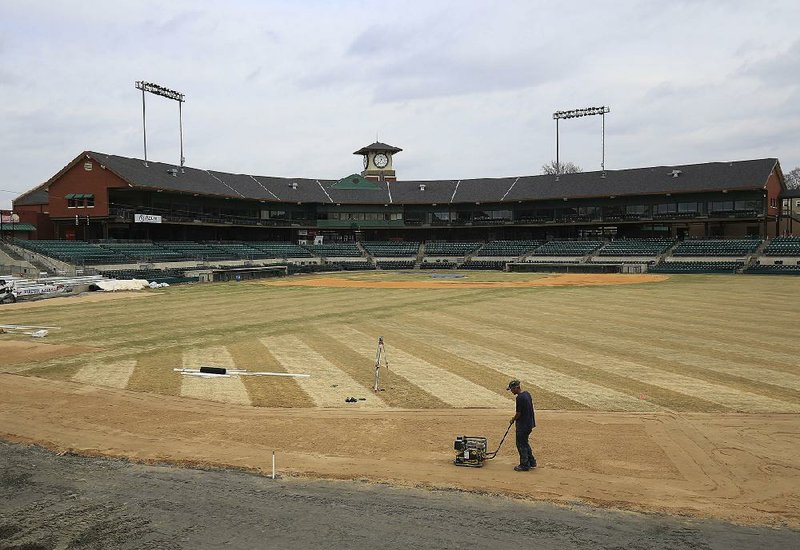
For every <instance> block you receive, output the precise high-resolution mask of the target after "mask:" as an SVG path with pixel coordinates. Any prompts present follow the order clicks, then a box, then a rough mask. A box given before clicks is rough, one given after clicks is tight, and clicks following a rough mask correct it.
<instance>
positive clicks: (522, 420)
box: [506, 380, 536, 472]
mask: <svg viewBox="0 0 800 550" xmlns="http://www.w3.org/2000/svg"><path fill="white" fill-rule="evenodd" d="M506 389H507V390H508V391H510V392H511V393H513V394H514V395H516V396H517V412H516V414H514V416H513V417H512V418H511V422H509V426H510V425H511V424H513V423H514V422H516V423H517V427H516V429H517V451H519V464H518V465H517V466H514V470H515V471H517V472H527V471H528V470H530V469H531V468H536V457H535V456H533V450H532V449H531V444H530V442H529V441H528V438H529V437H530V435H531V431H532V430H533V428H535V427H536V411H534V409H533V398H532V397H531V394H530V393H528V392H527V391H522V388H520V385H519V380H512V381H511V382H509V383H508V387H507V388H506Z"/></svg>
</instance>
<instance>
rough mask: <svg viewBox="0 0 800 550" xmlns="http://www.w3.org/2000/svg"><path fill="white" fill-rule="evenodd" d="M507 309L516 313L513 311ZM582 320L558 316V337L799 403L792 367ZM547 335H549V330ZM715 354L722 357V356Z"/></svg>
mask: <svg viewBox="0 0 800 550" xmlns="http://www.w3.org/2000/svg"><path fill="white" fill-rule="evenodd" d="M509 310H510V311H512V312H514V311H516V310H515V309H514V308H510V309H509ZM459 315H466V316H468V317H470V318H472V319H474V320H477V318H476V317H475V316H474V315H472V314H468V313H466V312H463V313H459ZM552 317H558V315H555V314H554V315H553V316H552ZM585 321H586V319H580V320H578V319H576V318H569V317H562V318H561V319H560V320H559V322H558V326H560V327H562V328H563V330H562V331H559V333H558V334H559V336H562V335H563V334H581V337H580V338H581V341H584V342H591V343H592V345H593V346H594V347H595V348H596V349H597V350H598V351H599V350H602V351H603V352H605V353H611V354H613V355H614V356H615V357H620V358H625V359H631V360H633V361H634V362H645V363H647V364H648V365H654V366H658V367H659V368H662V369H663V368H666V369H667V370H669V371H671V372H675V373H677V374H689V375H691V376H699V377H702V378H705V379H707V380H709V381H716V382H723V383H725V384H727V385H735V386H737V387H739V389H746V390H749V391H754V392H755V393H761V394H762V395H767V396H773V395H772V394H773V393H774V392H775V391H776V390H778V391H780V389H788V390H790V391H789V392H788V393H786V394H785V396H786V397H789V398H790V399H792V400H795V399H796V400H798V401H800V376H797V375H795V374H793V373H794V372H797V371H798V370H800V369H799V368H798V367H796V366H794V367H789V366H785V367H783V368H784V370H773V369H772V368H771V367H774V366H776V365H775V364H774V363H772V362H770V361H766V360H764V359H763V358H762V359H754V360H753V361H751V362H746V361H745V360H744V359H741V358H739V360H738V361H734V360H731V359H730V358H725V356H724V355H723V354H717V353H715V352H707V353H697V352H694V351H690V349H692V348H690V347H689V346H684V345H681V342H676V343H675V344H674V345H672V346H669V347H667V346H663V345H659V344H658V343H657V342H658V340H657V338H658V335H657V334H653V333H650V332H648V331H638V330H636V329H637V327H636V325H635V324H633V323H628V322H626V321H625V320H622V319H620V317H619V316H615V318H614V324H615V325H616V326H618V325H620V324H624V325H626V326H628V325H629V326H630V327H631V330H630V331H627V332H626V334H634V333H635V334H637V336H638V337H639V338H626V337H621V336H618V335H617V334H618V330H617V329H616V328H612V327H610V326H608V325H602V324H600V323H597V324H584V322H585ZM498 326H503V327H504V328H507V329H509V330H514V331H516V329H517V327H516V326H515V325H511V324H509V323H503V322H501V323H499V324H498ZM549 332H550V334H553V331H549ZM631 350H637V351H635V352H634V351H631ZM758 351H760V350H754V353H755V354H756V357H757V356H758V355H757V352H758ZM718 355H723V357H719V356H718ZM753 365H764V366H753ZM768 366H769V368H768ZM779 368H780V367H779ZM789 371H791V372H789Z"/></svg>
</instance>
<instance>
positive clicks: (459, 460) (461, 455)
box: [453, 423, 513, 468]
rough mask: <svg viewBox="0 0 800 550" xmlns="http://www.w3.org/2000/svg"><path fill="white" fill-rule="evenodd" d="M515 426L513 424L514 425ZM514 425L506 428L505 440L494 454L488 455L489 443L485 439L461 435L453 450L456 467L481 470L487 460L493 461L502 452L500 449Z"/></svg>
mask: <svg viewBox="0 0 800 550" xmlns="http://www.w3.org/2000/svg"><path fill="white" fill-rule="evenodd" d="M512 424H513V423H512ZM512 424H509V425H508V428H506V433H504V434H503V439H501V440H500V445H498V446H497V450H496V451H495V452H493V453H487V452H486V449H487V447H488V441H487V439H486V438H485V437H478V436H472V435H459V436H457V437H456V440H455V442H454V443H453V449H455V451H456V458H455V460H454V461H453V464H455V465H456V466H469V467H470V468H480V467H482V466H483V463H484V462H486V461H487V460H491V459H493V458H494V457H496V456H497V453H499V452H500V447H502V446H503V441H505V440H506V436H507V435H508V431H509V430H510V429H511V426H512Z"/></svg>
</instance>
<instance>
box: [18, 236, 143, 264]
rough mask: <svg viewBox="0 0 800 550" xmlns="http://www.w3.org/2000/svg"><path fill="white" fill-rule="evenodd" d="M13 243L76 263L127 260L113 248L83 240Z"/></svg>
mask: <svg viewBox="0 0 800 550" xmlns="http://www.w3.org/2000/svg"><path fill="white" fill-rule="evenodd" d="M14 243H15V244H17V245H19V246H21V247H23V248H27V249H28V250H32V251H33V252H38V253H39V254H43V255H45V256H50V257H51V258H56V259H57V260H61V261H64V262H67V263H70V264H76V265H86V264H103V263H109V264H111V263H125V262H127V261H128V259H127V257H126V256H122V255H119V254H117V253H116V252H114V251H113V250H108V249H105V248H101V247H99V246H97V245H94V244H90V243H87V242H83V241H51V240H40V241H26V240H22V239H18V240H15V241H14Z"/></svg>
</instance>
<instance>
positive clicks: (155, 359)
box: [128, 348, 183, 395]
mask: <svg viewBox="0 0 800 550" xmlns="http://www.w3.org/2000/svg"><path fill="white" fill-rule="evenodd" d="M182 367H183V350H182V349H179V348H171V349H166V350H156V351H152V352H149V353H143V354H141V355H137V356H136V368H135V369H134V371H133V374H131V377H130V380H128V389H129V390H134V391H141V392H147V393H160V394H164V395H178V394H179V393H180V388H181V378H182V376H181V374H180V373H177V372H174V371H173V370H172V369H177V368H182Z"/></svg>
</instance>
